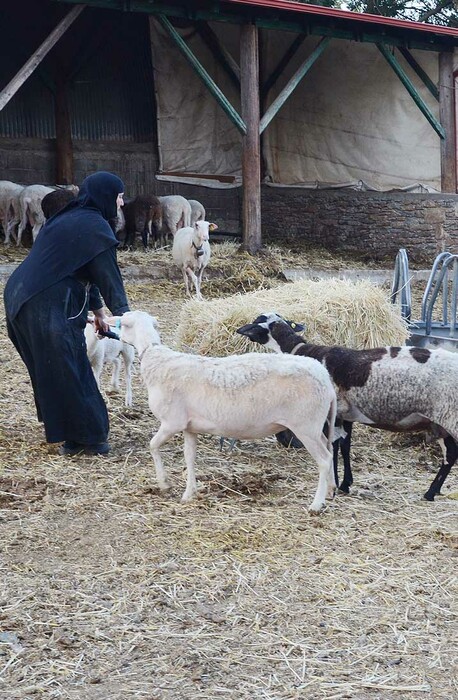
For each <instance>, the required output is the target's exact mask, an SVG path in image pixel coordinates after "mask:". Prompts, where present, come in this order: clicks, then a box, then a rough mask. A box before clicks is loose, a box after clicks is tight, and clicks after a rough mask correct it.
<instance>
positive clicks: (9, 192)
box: [0, 180, 24, 245]
mask: <svg viewBox="0 0 458 700" xmlns="http://www.w3.org/2000/svg"><path fill="white" fill-rule="evenodd" d="M23 189H24V185H17V184H16V183H15V182H11V181H10V180H0V222H1V224H2V228H3V233H4V235H5V245H8V244H9V242H10V238H11V234H12V233H13V231H14V228H15V227H16V226H17V224H18V223H19V220H20V214H19V194H20V192H22V190H23Z"/></svg>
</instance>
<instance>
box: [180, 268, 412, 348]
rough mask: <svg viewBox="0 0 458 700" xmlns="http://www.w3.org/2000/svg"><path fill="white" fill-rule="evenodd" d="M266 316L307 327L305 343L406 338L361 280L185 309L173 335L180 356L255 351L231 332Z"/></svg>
mask: <svg viewBox="0 0 458 700" xmlns="http://www.w3.org/2000/svg"><path fill="white" fill-rule="evenodd" d="M264 311H276V312H278V313H279V314H281V315H282V316H284V317H285V318H288V319H290V320H293V321H296V322H300V323H305V324H306V327H307V330H306V332H305V336H306V338H307V340H308V341H309V342H312V343H318V344H323V345H345V346H347V347H350V348H368V347H378V346H381V345H403V344H404V343H405V341H406V339H407V337H408V331H407V326H406V323H405V322H404V321H403V319H402V318H401V315H400V312H399V308H398V307H397V306H393V304H391V303H390V302H389V299H388V298H387V294H386V292H384V291H383V290H382V289H380V288H379V287H376V286H375V285H373V284H371V283H370V282H367V281H365V280H360V281H357V282H352V281H350V280H340V279H330V280H329V279H328V280H320V281H318V282H317V281H312V280H299V281H298V282H293V283H290V284H280V285H278V286H276V287H274V288H272V289H262V290H258V291H256V292H250V293H248V294H235V295H233V296H229V297H225V298H222V299H215V300H213V301H207V302H199V301H196V300H190V301H188V302H187V303H186V304H184V305H183V308H182V311H181V314H180V319H179V323H178V327H177V331H176V343H177V345H178V347H180V348H181V349H182V350H186V351H191V352H196V353H200V354H203V355H215V356H224V355H229V354H233V353H243V352H247V351H253V350H255V349H257V350H262V348H261V347H259V346H255V345H254V344H253V343H251V342H250V340H248V339H247V338H245V337H242V336H241V335H238V334H237V333H236V332H235V331H236V329H237V328H238V327H239V326H242V325H243V324H245V323H250V322H251V321H253V320H254V319H255V317H256V316H258V315H259V314H260V313H262V312H264Z"/></svg>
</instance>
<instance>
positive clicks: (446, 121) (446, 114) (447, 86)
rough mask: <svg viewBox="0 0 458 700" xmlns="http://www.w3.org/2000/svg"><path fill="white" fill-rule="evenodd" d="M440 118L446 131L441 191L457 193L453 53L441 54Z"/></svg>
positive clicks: (442, 153)
mask: <svg viewBox="0 0 458 700" xmlns="http://www.w3.org/2000/svg"><path fill="white" fill-rule="evenodd" d="M439 118H440V121H441V124H442V126H443V128H444V130H445V139H441V189H442V192H453V193H456V132H455V91H454V78H453V52H452V51H443V52H441V53H440V54H439Z"/></svg>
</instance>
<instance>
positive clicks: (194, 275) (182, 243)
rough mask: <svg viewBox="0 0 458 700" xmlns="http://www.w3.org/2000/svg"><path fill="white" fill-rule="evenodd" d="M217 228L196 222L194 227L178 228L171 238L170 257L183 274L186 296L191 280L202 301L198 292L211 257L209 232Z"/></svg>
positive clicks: (200, 297) (202, 222)
mask: <svg viewBox="0 0 458 700" xmlns="http://www.w3.org/2000/svg"><path fill="white" fill-rule="evenodd" d="M217 228H218V226H217V225H216V224H210V223H209V222H208V221H196V223H195V224H194V226H187V227H186V228H180V229H179V230H178V231H177V232H176V234H175V236H174V238H173V246H172V257H173V260H174V263H175V265H177V266H178V267H179V268H181V270H182V272H183V279H184V283H185V287H186V294H187V295H188V296H191V291H190V287H189V280H191V281H192V283H193V285H194V288H195V290H196V297H197V298H198V299H200V300H202V299H203V297H202V294H201V291H200V286H201V283H202V273H203V271H204V269H205V268H206V266H207V265H208V262H209V260H210V255H211V250H210V243H209V241H208V237H209V231H213V230H215V229H217Z"/></svg>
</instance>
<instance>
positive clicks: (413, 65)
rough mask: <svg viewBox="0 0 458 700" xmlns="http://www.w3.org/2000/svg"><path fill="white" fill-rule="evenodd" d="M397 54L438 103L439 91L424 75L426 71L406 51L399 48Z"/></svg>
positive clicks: (426, 75) (427, 76)
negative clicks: (403, 59) (400, 55)
mask: <svg viewBox="0 0 458 700" xmlns="http://www.w3.org/2000/svg"><path fill="white" fill-rule="evenodd" d="M399 52H400V53H401V54H402V55H403V56H404V58H405V59H406V61H407V63H408V64H409V66H410V67H411V68H413V69H414V71H415V73H416V74H417V75H418V77H419V78H420V79H421V80H422V81H423V82H424V84H425V85H426V87H427V88H428V90H429V91H430V93H431V95H432V96H433V97H434V99H435V100H437V101H438V102H439V90H438V89H437V87H436V86H435V85H434V83H433V81H432V80H431V78H430V77H429V75H428V74H427V73H426V71H424V70H423V68H422V67H421V66H420V64H419V63H418V62H417V61H416V60H415V58H414V57H413V56H412V54H411V53H410V51H409V50H408V49H406V48H404V47H402V46H400V47H399Z"/></svg>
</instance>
